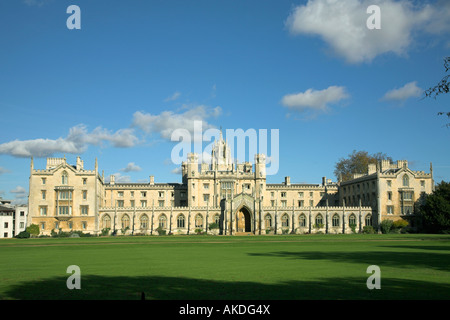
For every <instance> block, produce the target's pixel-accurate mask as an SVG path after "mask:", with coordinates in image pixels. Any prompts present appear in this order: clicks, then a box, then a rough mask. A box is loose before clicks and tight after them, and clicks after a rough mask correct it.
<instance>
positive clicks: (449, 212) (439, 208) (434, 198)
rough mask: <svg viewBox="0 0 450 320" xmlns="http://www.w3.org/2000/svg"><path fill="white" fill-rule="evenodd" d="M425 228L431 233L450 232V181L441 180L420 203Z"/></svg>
mask: <svg viewBox="0 0 450 320" xmlns="http://www.w3.org/2000/svg"><path fill="white" fill-rule="evenodd" d="M419 212H420V216H421V218H422V224H423V228H424V229H425V231H426V232H430V233H450V183H449V182H444V181H441V183H440V184H438V185H437V187H436V189H435V190H434V192H433V193H432V194H429V195H426V196H425V199H424V202H423V204H421V205H420V211H419Z"/></svg>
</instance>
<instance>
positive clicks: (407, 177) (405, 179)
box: [402, 173, 409, 187]
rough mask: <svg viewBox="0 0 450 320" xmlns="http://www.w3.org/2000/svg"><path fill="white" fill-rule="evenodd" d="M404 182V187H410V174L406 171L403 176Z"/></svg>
mask: <svg viewBox="0 0 450 320" xmlns="http://www.w3.org/2000/svg"><path fill="white" fill-rule="evenodd" d="M402 183H403V186H404V187H409V176H408V175H407V174H406V173H405V174H404V175H403V177H402Z"/></svg>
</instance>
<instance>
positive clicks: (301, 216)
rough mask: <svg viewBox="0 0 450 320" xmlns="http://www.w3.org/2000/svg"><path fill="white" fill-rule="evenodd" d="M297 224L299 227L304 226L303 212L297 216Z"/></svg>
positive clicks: (304, 217)
mask: <svg viewBox="0 0 450 320" xmlns="http://www.w3.org/2000/svg"><path fill="white" fill-rule="evenodd" d="M298 224H299V226H300V227H306V216H305V214H304V213H302V214H301V215H300V216H299V217H298Z"/></svg>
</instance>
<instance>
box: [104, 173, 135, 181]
mask: <svg viewBox="0 0 450 320" xmlns="http://www.w3.org/2000/svg"><path fill="white" fill-rule="evenodd" d="M112 175H113V176H114V182H115V183H128V182H131V177H130V176H125V175H122V174H121V173H120V172H116V173H113V174H112ZM105 182H106V183H109V182H111V176H108V177H106V178H105Z"/></svg>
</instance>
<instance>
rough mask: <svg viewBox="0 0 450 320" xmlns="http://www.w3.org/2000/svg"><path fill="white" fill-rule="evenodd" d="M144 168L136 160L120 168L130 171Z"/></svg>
mask: <svg viewBox="0 0 450 320" xmlns="http://www.w3.org/2000/svg"><path fill="white" fill-rule="evenodd" d="M141 170H142V168H141V167H139V166H138V165H136V164H135V163H134V162H130V163H128V164H127V166H126V167H125V168H123V169H120V171H123V172H130V171H141Z"/></svg>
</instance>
